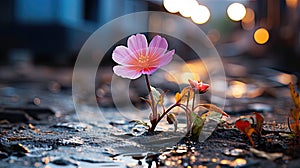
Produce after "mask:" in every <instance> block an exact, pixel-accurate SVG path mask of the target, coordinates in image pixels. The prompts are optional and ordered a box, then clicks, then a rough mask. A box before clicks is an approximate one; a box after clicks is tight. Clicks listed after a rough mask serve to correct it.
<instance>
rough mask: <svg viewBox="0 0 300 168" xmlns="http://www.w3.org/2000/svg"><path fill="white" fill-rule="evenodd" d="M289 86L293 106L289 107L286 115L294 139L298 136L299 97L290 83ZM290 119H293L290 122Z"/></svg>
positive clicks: (299, 129) (299, 133)
mask: <svg viewBox="0 0 300 168" xmlns="http://www.w3.org/2000/svg"><path fill="white" fill-rule="evenodd" d="M289 87H290V92H291V97H292V99H293V103H294V106H295V108H291V109H290V116H289V117H288V126H289V129H290V131H291V132H292V133H293V136H294V137H295V139H296V138H300V123H299V119H300V98H299V94H298V93H297V92H296V91H295V89H294V87H293V84H292V83H290V84H289ZM291 119H292V120H293V121H292V122H290V120H291Z"/></svg>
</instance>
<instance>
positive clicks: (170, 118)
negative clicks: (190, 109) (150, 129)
mask: <svg viewBox="0 0 300 168" xmlns="http://www.w3.org/2000/svg"><path fill="white" fill-rule="evenodd" d="M167 121H168V123H169V124H174V130H175V132H176V130H177V125H178V121H177V118H176V116H175V114H173V113H169V114H167Z"/></svg>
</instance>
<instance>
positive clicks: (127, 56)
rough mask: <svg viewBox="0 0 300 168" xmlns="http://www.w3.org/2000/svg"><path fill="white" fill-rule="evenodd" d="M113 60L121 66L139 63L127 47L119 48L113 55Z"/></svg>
mask: <svg viewBox="0 0 300 168" xmlns="http://www.w3.org/2000/svg"><path fill="white" fill-rule="evenodd" d="M112 59H113V60H114V61H115V62H116V63H118V64H121V65H133V64H135V63H137V57H136V55H135V54H134V53H133V52H132V51H131V50H129V49H128V48H127V47H125V46H118V47H116V49H115V50H114V51H113V53H112Z"/></svg>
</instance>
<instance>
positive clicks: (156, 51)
mask: <svg viewBox="0 0 300 168" xmlns="http://www.w3.org/2000/svg"><path fill="white" fill-rule="evenodd" d="M167 48H168V42H167V40H166V39H165V38H162V37H161V36H159V35H156V36H155V37H153V39H152V40H151V42H150V44H149V53H148V54H150V55H157V56H158V55H161V54H162V53H164V52H166V50H167Z"/></svg>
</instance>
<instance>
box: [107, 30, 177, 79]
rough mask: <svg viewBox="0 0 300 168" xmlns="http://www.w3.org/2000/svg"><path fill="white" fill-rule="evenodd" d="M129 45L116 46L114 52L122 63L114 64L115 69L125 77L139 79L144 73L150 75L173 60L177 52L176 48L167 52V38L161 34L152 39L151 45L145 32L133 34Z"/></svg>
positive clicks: (116, 58)
mask: <svg viewBox="0 0 300 168" xmlns="http://www.w3.org/2000/svg"><path fill="white" fill-rule="evenodd" d="M127 45H128V47H125V46H118V47H116V49H115V50H114V51H113V54H112V59H113V60H114V61H115V62H116V63H118V64H120V65H116V66H114V67H113V71H114V73H115V74H116V75H118V76H121V77H123V78H129V79H137V78H139V77H140V76H141V75H142V74H147V75H150V74H152V73H153V72H155V71H156V70H157V69H158V68H160V67H162V66H164V65H167V64H168V63H169V62H171V60H172V58H173V55H174V53H175V50H174V49H173V50H171V51H168V52H166V51H167V48H168V43H167V40H166V39H165V38H162V37H161V36H159V35H157V36H155V37H154V38H153V39H152V41H151V42H150V44H149V46H148V42H147V39H146V37H145V36H144V35H143V34H136V35H132V36H130V37H129V38H128V41H127Z"/></svg>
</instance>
